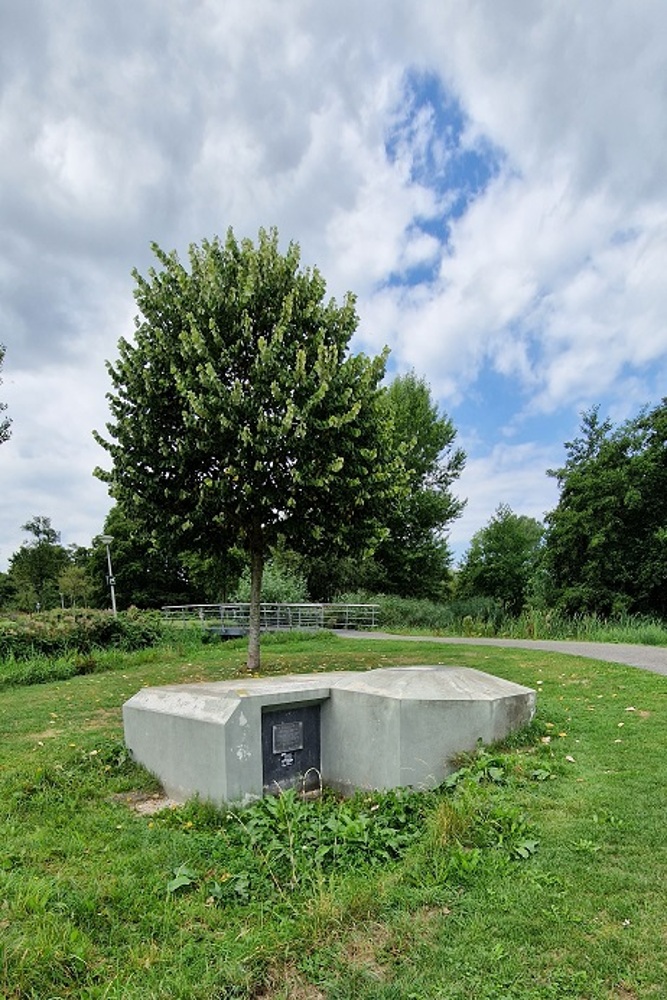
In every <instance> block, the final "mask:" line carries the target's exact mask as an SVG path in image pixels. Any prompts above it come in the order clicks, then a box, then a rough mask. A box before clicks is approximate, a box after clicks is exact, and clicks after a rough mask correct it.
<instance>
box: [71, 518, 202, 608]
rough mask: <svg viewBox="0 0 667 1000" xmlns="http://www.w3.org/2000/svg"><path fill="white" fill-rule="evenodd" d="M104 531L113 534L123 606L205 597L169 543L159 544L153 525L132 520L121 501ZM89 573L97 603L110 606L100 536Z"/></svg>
mask: <svg viewBox="0 0 667 1000" xmlns="http://www.w3.org/2000/svg"><path fill="white" fill-rule="evenodd" d="M102 534H105V535H111V536H112V537H113V542H112V544H111V557H112V562H113V572H114V581H115V583H114V586H115V592H116V602H117V606H118V607H119V608H120V609H126V608H129V607H132V606H135V607H139V608H161V607H162V606H163V605H165V604H186V603H188V602H191V601H198V600H203V597H202V595H200V594H199V593H197V592H196V589H195V590H194V592H193V588H191V586H190V581H189V575H188V572H187V570H186V569H185V568H184V565H183V562H182V560H181V559H180V558H178V557H177V556H176V555H174V554H173V553H172V552H171V551H170V549H169V547H168V546H167V545H166V544H165V545H163V546H160V545H159V544H157V542H156V539H155V538H154V536H153V533H152V531H151V529H150V525H144V524H141V523H140V522H137V521H136V520H133V519H132V518H131V517H130V516H129V515H128V513H127V512H126V510H125V508H124V507H123V505H122V504H114V506H113V507H112V508H111V510H110V511H109V513H108V514H107V517H106V519H105V521H104V530H103V532H102ZM90 574H91V577H92V579H93V581H94V590H93V593H94V600H95V604H96V606H97V607H102V608H105V607H108V606H109V583H108V580H107V576H108V567H107V556H106V548H105V546H104V545H103V544H102V543H101V542H100V540H99V536H98V537H97V538H95V539H93V546H92V550H91V557H90Z"/></svg>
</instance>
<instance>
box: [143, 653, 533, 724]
mask: <svg viewBox="0 0 667 1000" xmlns="http://www.w3.org/2000/svg"><path fill="white" fill-rule="evenodd" d="M332 689H336V690H340V691H350V692H351V691H354V692H357V693H362V694H368V695H376V696H378V697H383V698H396V699H400V700H402V701H431V702H432V701H492V700H494V699H497V698H504V697H507V696H508V695H512V694H524V693H526V692H529V691H531V689H530V688H527V687H523V686H522V685H520V684H515V683H513V682H512V681H506V680H503V679H502V678H501V677H494V676H493V675H492V674H486V673H483V672H482V671H481V670H474V669H473V668H472V667H456V666H433V665H429V664H425V665H423V666H413V667H379V668H377V669H374V670H367V671H336V672H332V673H326V674H324V673H323V674H283V675H282V676H277V677H248V678H247V679H242V680H233V681H212V682H211V681H203V682H200V683H190V684H167V685H164V686H162V687H151V688H142V690H141V691H139V692H137V694H135V695H134V697H133V698H131V699H130V701H129V702H128V704H130V705H133V706H139V705H142V706H143V707H149V705H150V708H151V710H152V711H158V712H173V711H176V712H177V713H178V714H179V715H188V716H191V717H192V716H196V717H199V718H205V717H207V716H210V717H217V713H219V712H220V711H221V709H223V706H224V708H225V709H228V708H229V707H231V706H233V705H237V704H239V702H242V701H244V700H245V699H253V700H254V701H259V702H260V703H261V704H263V705H264V706H265V707H269V706H271V705H279V704H281V703H285V702H294V701H295V700H296V699H298V700H303V701H307V702H309V701H318V700H325V699H326V698H328V697H330V694H331V691H332Z"/></svg>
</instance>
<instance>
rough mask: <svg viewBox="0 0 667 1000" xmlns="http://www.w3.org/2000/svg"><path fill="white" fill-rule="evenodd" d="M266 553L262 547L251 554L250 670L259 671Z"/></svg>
mask: <svg viewBox="0 0 667 1000" xmlns="http://www.w3.org/2000/svg"><path fill="white" fill-rule="evenodd" d="M263 573H264V552H263V550H262V548H261V546H257V548H253V549H252V550H251V552H250V620H249V627H248V670H249V671H250V673H254V672H255V671H256V670H259V605H260V601H261V599H262V575H263Z"/></svg>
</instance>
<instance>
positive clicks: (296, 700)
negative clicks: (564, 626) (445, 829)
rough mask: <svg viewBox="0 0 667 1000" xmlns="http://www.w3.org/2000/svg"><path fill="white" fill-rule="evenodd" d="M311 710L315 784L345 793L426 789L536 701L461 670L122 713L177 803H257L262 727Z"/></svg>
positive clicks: (137, 754)
mask: <svg viewBox="0 0 667 1000" xmlns="http://www.w3.org/2000/svg"><path fill="white" fill-rule="evenodd" d="M309 704H319V705H320V706H321V709H320V737H321V771H322V779H323V782H324V784H327V785H330V786H332V787H334V788H336V789H338V790H339V791H341V792H343V793H344V794H352V793H353V792H354V791H356V790H357V789H368V790H371V789H389V788H396V787H400V786H407V785H410V786H413V787H417V788H433V787H435V786H437V785H438V784H440V783H441V782H442V781H443V779H444V778H445V777H446V776H447V774H449V773H450V772H451V771H452V769H453V766H454V765H453V759H454V758H455V757H456V755H457V754H460V753H461V752H463V751H469V750H473V749H474V748H475V747H476V745H477V743H478V741H479V740H482V742H484V743H492V742H495V741H497V740H499V739H502V738H503V737H505V736H507V735H508V734H509V733H510V732H512V731H513V730H515V729H517V728H519V727H520V726H521V725H524V724H525V723H527V722H529V721H530V719H531V718H532V716H533V713H534V710H535V692H534V691H533V690H531V689H530V688H526V687H523V686H522V685H518V684H513V683H511V682H509V681H505V680H502V679H500V678H497V677H493V676H491V675H490V674H485V673H482V672H480V671H476V670H471V669H470V668H466V667H434V666H423V667H394V668H382V669H379V670H371V671H367V672H365V673H332V674H319V675H315V674H309V675H303V676H298V675H293V676H286V677H274V678H264V679H248V680H247V681H246V682H244V683H242V682H236V681H229V682H227V681H222V682H218V683H208V684H186V685H174V686H168V687H161V688H144V689H143V690H141V691H139V692H138V693H137V694H136V695H134V697H133V698H130V700H129V701H128V702H126V703H125V705H124V706H123V721H124V727H125V741H126V743H127V746H128V748H129V749H130V751H131V752H132V754H133V756H134V758H135V759H136V760H137V761H139V762H140V763H141V764H143V765H144V766H145V767H146V768H148V770H150V771H151V772H152V773H153V774H155V775H156V776H157V777H158V778H159V779H160V781H161V782H162V784H163V786H164V788H165V791H166V792H167V794H168V795H170V796H171V797H172V798H174V799H175V800H176V801H185V800H186V799H188V798H192V797H193V796H195V795H198V796H200V797H201V798H203V799H209V800H211V801H212V802H215V803H218V804H222V803H224V802H248V801H251V800H252V799H256V798H260V797H261V796H262V794H263V759H262V718H263V715H264V713H265V712H268V711H275V710H276V709H279V708H281V707H282V708H290V709H291V708H297V707H301V706H304V705H309Z"/></svg>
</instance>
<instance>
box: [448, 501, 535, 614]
mask: <svg viewBox="0 0 667 1000" xmlns="http://www.w3.org/2000/svg"><path fill="white" fill-rule="evenodd" d="M543 537H544V525H542V524H541V523H540V522H539V521H537V520H535V518H532V517H526V516H525V515H523V514H515V513H514V512H513V511H512V509H511V507H509V506H508V505H507V504H500V505H499V506H498V508H497V509H496V512H495V514H494V515H493V517H492V518H491V520H490V521H489V523H488V524H487V525H486V527H484V528H482V529H481V530H480V531H478V532H476V534H474V535H473V537H472V540H471V543H470V548H469V549H468V551H467V553H466V554H465V556H464V559H463V563H462V564H461V568H460V570H459V574H458V578H457V593H458V594H459V595H460V596H461V597H491V598H493V599H494V600H496V601H499V602H500V603H501V604H502V605H503V607H504V608H505V609H506V610H507V611H508V612H509V613H510V614H512V615H517V614H519V613H520V611H521V609H522V608H523V606H524V604H525V602H526V597H527V594H528V589H529V586H530V582H531V580H532V578H533V575H534V573H535V571H536V569H537V567H538V564H539V559H540V553H541V548H542V540H543Z"/></svg>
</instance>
